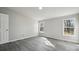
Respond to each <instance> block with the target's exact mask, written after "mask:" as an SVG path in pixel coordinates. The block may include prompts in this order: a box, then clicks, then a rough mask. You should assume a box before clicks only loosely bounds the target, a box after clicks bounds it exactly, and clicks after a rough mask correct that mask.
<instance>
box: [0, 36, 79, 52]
mask: <svg viewBox="0 0 79 59" xmlns="http://www.w3.org/2000/svg"><path fill="white" fill-rule="evenodd" d="M0 51H79V44H75V43H70V42H64V41H60V40H55V39H50V38H45V37H32V38H28V39H23V40H19V41H15V42H10V43H6V44H1V45H0Z"/></svg>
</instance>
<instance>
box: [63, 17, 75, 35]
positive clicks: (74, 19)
mask: <svg viewBox="0 0 79 59" xmlns="http://www.w3.org/2000/svg"><path fill="white" fill-rule="evenodd" d="M69 19H73V20H74V35H66V34H64V28H65V27H64V20H69ZM75 19H76V18H75V17H71V18H66V19H64V20H63V36H75V31H76V30H75V24H76V23H75Z"/></svg>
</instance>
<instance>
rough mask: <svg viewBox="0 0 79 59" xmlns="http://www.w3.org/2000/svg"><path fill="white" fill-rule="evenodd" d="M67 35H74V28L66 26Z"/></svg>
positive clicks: (65, 32)
mask: <svg viewBox="0 0 79 59" xmlns="http://www.w3.org/2000/svg"><path fill="white" fill-rule="evenodd" d="M64 34H65V35H74V28H64Z"/></svg>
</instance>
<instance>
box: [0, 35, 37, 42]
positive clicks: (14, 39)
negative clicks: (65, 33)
mask: <svg viewBox="0 0 79 59" xmlns="http://www.w3.org/2000/svg"><path fill="white" fill-rule="evenodd" d="M36 36H37V35H33V36H29V37H23V38H20V39H14V40H10V41H7V42H0V44H5V43H9V42H15V41H18V40H23V39H27V38H31V37H36Z"/></svg>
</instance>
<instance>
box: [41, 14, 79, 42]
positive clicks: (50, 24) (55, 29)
mask: <svg viewBox="0 0 79 59" xmlns="http://www.w3.org/2000/svg"><path fill="white" fill-rule="evenodd" d="M69 17H76V24H75V27H76V32H75V36H64V35H63V20H64V19H66V18H69ZM40 22H45V27H44V33H43V34H41V35H43V36H45V37H50V38H55V39H59V40H66V41H72V42H78V41H79V37H78V36H79V30H78V28H79V17H78V15H77V14H75V15H69V16H63V17H57V18H51V19H47V20H43V21H40Z"/></svg>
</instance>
